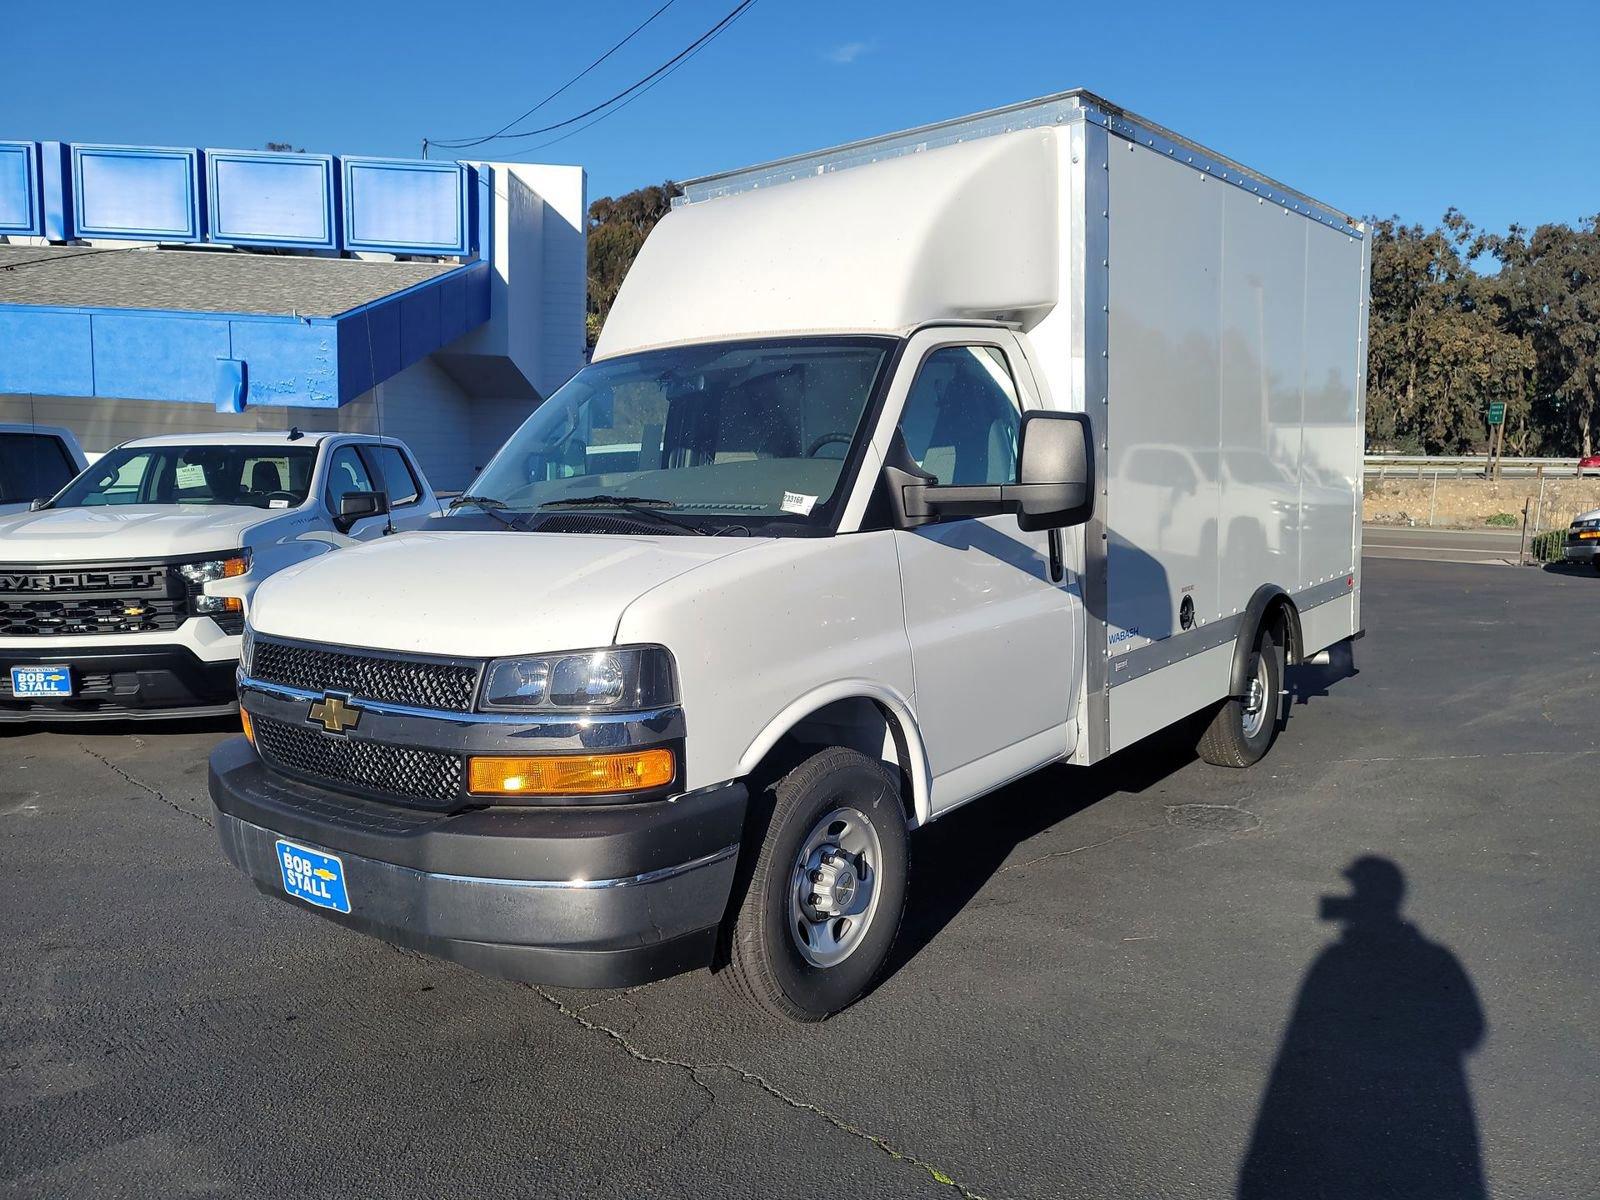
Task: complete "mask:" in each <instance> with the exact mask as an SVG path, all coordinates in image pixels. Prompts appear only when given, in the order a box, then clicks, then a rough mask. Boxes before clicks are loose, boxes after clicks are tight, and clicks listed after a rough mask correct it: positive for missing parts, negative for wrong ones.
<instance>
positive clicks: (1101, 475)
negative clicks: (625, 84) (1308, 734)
mask: <svg viewBox="0 0 1600 1200" xmlns="http://www.w3.org/2000/svg"><path fill="white" fill-rule="evenodd" d="M1368 246H1369V243H1368V239H1367V231H1366V229H1365V228H1364V227H1363V226H1362V225H1361V224H1360V223H1358V222H1356V221H1353V220H1351V219H1350V218H1348V217H1345V216H1344V215H1342V214H1340V213H1338V212H1335V211H1334V210H1332V209H1329V208H1327V207H1326V206H1325V205H1321V204H1319V203H1317V202H1315V201H1313V200H1310V199H1308V198H1307V197H1305V196H1303V195H1301V194H1300V193H1298V192H1294V191H1291V190H1290V189H1288V188H1285V187H1283V186H1282V185H1281V184H1277V183H1274V182H1272V181H1271V180H1268V179H1266V178H1264V177H1262V176H1260V175H1258V174H1255V173H1253V172H1250V171H1248V170H1246V169H1244V168H1242V167H1240V166H1238V165H1237V164H1236V163H1233V162H1231V161H1230V160H1228V159H1225V158H1222V157H1220V156H1218V155H1216V154H1214V153H1212V152H1209V151H1205V150H1204V149H1202V148H1201V147H1198V146H1196V145H1195V144H1194V143H1192V142H1189V141H1186V140H1184V139H1182V138H1179V137H1178V136H1177V135H1175V134H1172V133H1169V132H1168V131H1166V130H1163V129H1161V128H1160V127H1159V126H1155V125H1153V124H1151V123H1149V122H1147V121H1142V120H1140V119H1139V118H1136V117H1134V116H1132V115H1131V114H1129V113H1126V112H1124V111H1123V110H1121V109H1118V108H1116V107H1114V106H1112V105H1109V104H1107V103H1105V102H1104V101H1101V100H1098V99H1097V98H1095V97H1093V96H1089V95H1088V94H1086V93H1081V92H1075V93H1068V94H1064V95H1061V96H1056V97H1051V98H1049V99H1046V100H1043V101H1038V102H1035V103H1032V104H1027V105H1020V106H1017V107H1015V108H1012V109H1007V110H1002V111H1000V112H996V113H986V114H981V115H979V116H976V117H972V118H967V119H964V120H961V121H954V122H947V123H945V124H943V125H938V126H930V127H927V128H924V129H920V130H914V131H912V132H910V133H907V134H900V135H894V136H891V137H887V138H882V139H875V140H873V141H871V142H867V143H859V144H856V145H852V146H847V147H842V148H840V149H839V150H837V151H828V152H824V153H821V154H817V155H810V156H803V157H802V158H799V159H790V160H785V161H783V162H779V163H773V164H768V165H765V166H761V167H756V168H751V169H750V170H747V171H742V172H738V173H735V174H733V175H731V176H722V177H717V178H713V179H708V180H701V181H697V182H695V183H692V184H690V185H688V189H687V196H686V203H683V204H682V205H681V206H679V207H678V208H677V209H676V210H675V211H673V212H672V213H671V214H670V215H668V216H667V217H666V218H665V219H664V220H663V221H662V222H661V223H660V225H659V226H658V227H657V228H656V229H655V231H654V232H653V233H652V234H651V235H650V237H649V239H648V240H647V241H646V243H645V245H644V247H643V250H642V252H641V254H640V256H639V258H638V261H637V262H636V263H635V265H634V266H633V269H632V271H631V273H630V274H629V276H628V278H627V280H626V282H625V283H624V285H623V287H622V290H621V293H620V295H619V296H618V299H617V302H616V306H615V308H614V309H613V311H612V313H611V315H610V318H609V320H608V322H607V324H606V326H605V329H604V332H603V334H602V336H601V339H600V342H599V345H598V346H597V348H596V352H595V355H594V361H593V363H592V364H591V365H590V366H588V367H586V368H585V369H584V370H582V371H580V372H579V373H578V374H577V375H576V376H575V377H574V378H573V379H572V380H571V381H569V382H568V383H567V384H566V385H565V386H563V387H562V388H560V389H559V390H558V391H557V392H555V393H554V394H553V395H552V396H551V397H550V398H549V399H548V400H546V401H545V403H544V404H543V405H542V406H541V407H540V408H539V409H537V410H536V411H535V412H534V414H533V415H532V417H530V418H529V420H528V421H527V423H526V424H525V425H524V426H523V427H522V428H521V429H520V430H519V431H518V432H517V433H516V434H514V435H513V436H512V438H511V440H510V441H509V443H508V444H507V445H506V446H505V447H504V448H503V449H502V450H501V451H500V453H499V454H498V455H497V456H496V457H495V458H494V460H493V461H492V462H491V463H490V465H489V466H488V467H487V468H486V469H485V470H484V471H483V473H482V475H481V476H480V477H479V478H478V480H477V481H476V482H475V483H474V485H473V487H472V488H471V493H472V498H471V502H470V504H469V503H464V504H463V505H462V507H460V508H458V510H457V512H456V513H455V514H454V515H452V516H451V517H449V518H447V519H444V520H441V521H438V522H435V523H434V524H433V526H432V527H430V528H429V529H428V530H427V531H425V532H419V533H412V534H404V535H402V536H399V537H395V538H388V539H385V541H384V542H383V543H381V544H379V545H375V546H371V547H360V548H357V549H354V550H351V551H348V552H344V553H341V554H338V555H334V556H333V557H331V558H329V559H327V560H325V561H315V562H309V563H306V564H304V565H301V566H298V567H294V568H291V569H289V570H287V571H283V572H281V573H280V574H278V575H277V576H276V577H274V578H273V579H271V580H269V581H268V582H267V583H266V584H265V585H263V587H262V588H261V590H260V592H259V593H258V594H257V596H256V603H255V607H254V610H253V611H252V613H251V616H250V629H249V630H248V631H247V633H246V641H245V648H244V654H243V660H242V663H241V679H240V696H241V703H242V708H243V715H244V718H245V727H246V728H245V732H246V735H247V738H240V739H235V740H232V741H229V742H226V743H223V744H222V745H220V746H219V747H218V748H217V749H216V751H215V752H214V753H213V755H212V758H211V770H210V792H211V796H212V800H213V804H214V807H215V810H216V824H217V828H218V831H219V835H220V839H221V842H222V846H223V849H224V851H225V853H226V854H227V856H228V857H229V859H230V860H231V861H232V862H233V863H234V864H235V865H236V866H237V867H239V868H240V869H241V870H242V871H244V872H245V873H246V874H247V875H248V876H249V877H250V878H251V879H252V880H253V881H254V883H255V884H256V886H257V887H259V888H260V889H261V890H263V891H265V892H267V893H269V894H271V895H275V896H278V897H280V898H284V899H288V900H290V901H291V902H292V903H294V904H297V905H300V906H303V907H304V908H306V910H307V911H314V912H317V913H320V914H321V915H323V916H325V917H327V918H328V919H330V920H333V921H335V922H338V923H339V924H342V925H345V926H347V927H350V928H354V929H358V930H363V931H366V932H368V933H372V934H375V935H376V936H378V937H382V938H385V939H387V940H389V941H391V942H394V943H397V944H399V945H402V946H407V947H411V948H415V949H419V950H423V951H426V952H429V953H433V954H437V955H440V956H443V957H446V958H449V959H453V960H455V961H458V962H461V963H464V964H467V965H469V966H471V967H474V968H477V969H481V970H485V971H489V972H494V973H499V974H502V975H507V976H511V977H514V978H521V979H530V980H537V981H542V982H547V983H556V984H565V985H573V986H617V985H623V984H629V983H637V982H639V981H641V980H646V979H651V978H655V977H659V976H661V975H665V974H669V973H672V972H675V971H681V970H686V969H689V968H693V967H698V966H706V965H712V966H715V967H717V968H719V969H720V973H721V975H722V977H723V978H724V979H726V980H728V981H729V982H730V983H731V984H732V985H733V986H734V988H735V989H736V991H737V992H738V993H739V994H740V995H742V996H745V997H747V998H748V999H750V1000H752V1001H754V1002H755V1003H756V1004H757V1005H759V1006H760V1007H762V1008H764V1009H766V1010H768V1011H770V1012H772V1013H776V1014H780V1015H782V1016H786V1017H790V1018H794V1019H798V1020H818V1019H821V1018H823V1017H825V1016H827V1015H829V1014H830V1013H833V1012H835V1011H837V1010H838V1009H840V1008H841V1007H843V1006H845V1005H847V1004H849V1003H851V1002H852V1001H853V1000H854V999H855V998H856V997H858V996H860V995H861V994H862V992H863V990H864V989H866V988H867V987H868V986H869V985H870V984H871V982H872V980H873V978H874V977H875V976H876V975H877V974H878V972H879V971H880V969H881V968H882V967H883V964H884V962H885V960H886V958H887V956H888V954H889V952H890V948H891V945H892V944H893V942H894V939H895V935H896V931H897V929H898V927H899V925H900V919H901V913H902V909H903V907H904V905H905V902H906V896H907V880H908V868H909V864H910V856H911V849H912V839H911V838H910V837H909V836H908V835H909V834H910V833H911V832H912V831H914V830H916V829H917V828H918V827H920V826H922V825H925V824H927V823H928V822H930V821H934V820H936V819H938V818H939V817H941V816H943V815H944V814H946V813H949V812H950V811H952V810H953V809H955V808H957V807H959V806H960V805H963V804H966V803H968V802H970V801H973V800H975V799H977V798H979V797H981V796H983V795H985V794H986V793H989V792H992V791H994V790H995V789H996V788H999V787H1001V786H1002V785H1004V784H1006V783H1007V782H1009V781H1011V780H1013V779H1016V778H1018V777H1019V776H1022V775H1024V774H1026V773H1028V772H1031V771H1034V770H1036V769H1038V768H1040V767H1042V766H1045V765H1046V764H1050V763H1058V762H1066V763H1093V762H1096V761H1099V760H1101V759H1104V758H1106V757H1107V756H1109V755H1111V754H1114V753H1116V752H1117V751H1120V750H1122V749H1124V748H1126V747H1129V746H1133V745H1135V744H1136V743H1137V742H1138V741H1139V740H1140V739H1141V738H1144V737H1146V736H1148V735H1149V734H1151V733H1154V732H1155V731H1157V730H1160V729H1163V728H1165V727H1168V726H1171V725H1173V724H1175V723H1177V722H1180V721H1182V720H1184V719H1185V718H1188V717H1190V716H1192V715H1196V714H1199V721H1198V724H1197V726H1196V738H1197V742H1198V748H1199V753H1200V754H1201V756H1202V757H1204V758H1205V759H1206V760H1207V761H1209V762H1212V763H1218V764H1224V765H1227V766H1231V767H1246V766H1249V765H1250V764H1252V763H1254V762H1255V761H1256V760H1258V759H1259V758H1260V757H1261V756H1262V755H1263V754H1265V753H1266V752H1267V749H1268V747H1269V746H1270V744H1271V743H1272V740H1273V738H1274V736H1275V734H1276V733H1277V731H1278V728H1279V725H1280V721H1281V713H1282V698H1283V695H1284V688H1285V682H1284V681H1285V674H1284V672H1285V667H1286V665H1287V664H1292V663H1296V662H1301V661H1304V660H1307V659H1310V658H1312V657H1313V656H1315V655H1317V654H1318V653H1319V652H1322V651H1324V650H1325V649H1326V648H1330V647H1333V646H1334V645H1335V644H1336V643H1341V642H1345V641H1348V640H1350V639H1352V638H1354V637H1355V636H1358V635H1359V634H1360V632H1361V629H1362V626H1361V614H1360V586H1359V574H1358V572H1359V563H1360V538H1361V523H1360V506H1359V502H1358V497H1359V489H1360V482H1361V454H1362V442H1363V438H1362V404H1363V395H1364V372H1365V331H1366V305H1367V261H1368ZM464 500H465V498H464ZM1341 653H1342V652H1341ZM247 739H248V740H247ZM1064 778H1065V777H1064ZM1064 786H1067V787H1068V788H1070V786H1071V784H1070V779H1068V780H1067V782H1066V783H1065V785H1064ZM938 886H939V880H938V879H928V880H926V881H925V882H922V883H919V887H928V888H937V887H938Z"/></svg>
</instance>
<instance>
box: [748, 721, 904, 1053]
mask: <svg viewBox="0 0 1600 1200" xmlns="http://www.w3.org/2000/svg"><path fill="white" fill-rule="evenodd" d="M765 799H766V803H767V805H768V806H769V807H768V809H767V817H768V819H767V821H766V825H765V829H764V830H761V831H760V833H759V841H757V835H756V834H755V833H752V837H751V840H750V842H749V843H748V845H749V847H750V848H751V849H753V850H754V851H755V852H754V854H753V856H752V857H751V858H750V859H749V860H748V861H747V863H746V864H745V868H744V870H743V872H742V873H741V878H742V882H743V883H744V887H743V891H742V894H741V893H740V892H738V891H737V890H736V893H735V895H736V900H735V904H734V906H733V909H732V911H731V912H730V914H729V919H728V925H727V927H726V929H725V931H724V938H725V953H726V959H727V962H726V967H725V969H724V970H723V971H722V972H721V978H722V979H723V980H724V982H725V983H726V984H727V985H728V986H729V987H730V988H731V989H732V990H733V992H734V994H736V995H738V996H739V997H741V998H742V999H744V1000H746V1001H748V1002H750V1003H752V1004H754V1005H756V1006H757V1007H758V1008H761V1009H764V1010H765V1011H766V1012H768V1013H771V1014H773V1015H775V1016H780V1017H787V1018H788V1019H789V1020H792V1021H821V1020H825V1019H826V1018H828V1017H830V1016H832V1015H833V1014H834V1013H836V1012H838V1011H839V1010H840V1009H843V1008H846V1007H848V1006H849V1005H850V1004H852V1003H853V1002H854V1001H856V1000H857V999H858V998H859V997H860V996H861V995H862V993H863V992H865V991H866V990H867V988H868V987H869V986H871V984H872V982H873V980H874V979H876V978H877V975H878V972H879V971H880V970H882V969H883V965H884V963H885V961H887V959H888V957H889V951H890V949H891V948H892V947H893V946H894V940H895V935H896V934H898V933H899V931H900V917H901V915H902V914H903V913H904V911H905V903H906V886H907V864H908V860H909V844H908V838H907V835H906V818H905V811H904V809H902V808H901V805H900V789H899V786H898V784H897V783H896V781H895V779H894V777H893V776H892V775H891V774H890V773H889V771H888V770H887V769H886V768H885V767H884V765H883V764H882V763H881V762H878V761H877V760H875V759H871V758H868V757H867V756H866V755H864V754H860V753H857V752H856V751H854V750H846V749H843V748H840V747H833V748H830V749H827V750H823V751H822V752H820V753H818V754H814V755H812V756H811V757H810V758H808V759H806V760H805V761H804V762H802V763H801V764H800V765H799V766H797V767H795V768H794V769H793V770H792V771H790V772H789V773H788V774H787V775H785V776H784V777H783V778H782V779H781V780H779V781H778V783H776V784H775V785H773V786H772V787H770V788H768V789H767V792H766V797H765Z"/></svg>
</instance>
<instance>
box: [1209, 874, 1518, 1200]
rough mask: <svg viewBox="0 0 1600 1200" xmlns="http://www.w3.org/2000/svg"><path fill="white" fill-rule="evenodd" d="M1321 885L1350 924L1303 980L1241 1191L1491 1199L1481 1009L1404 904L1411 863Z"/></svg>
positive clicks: (1272, 1195)
mask: <svg viewBox="0 0 1600 1200" xmlns="http://www.w3.org/2000/svg"><path fill="white" fill-rule="evenodd" d="M1344 875H1345V877H1346V878H1347V879H1349V880H1350V882H1351V885H1352V887H1353V889H1354V891H1353V893H1352V894H1351V895H1349V896H1341V897H1331V896H1325V897H1323V902H1322V912H1321V916H1322V919H1323V920H1325V921H1336V922H1339V923H1341V924H1342V925H1343V927H1344V928H1343V932H1342V933H1341V935H1340V937H1339V938H1338V940H1336V941H1335V942H1333V943H1332V944H1331V945H1329V946H1328V947H1327V948H1326V949H1324V950H1323V951H1322V953H1321V954H1319V955H1318V956H1317V959H1316V961H1315V962H1313V963H1312V965H1311V968H1310V970H1308V971H1307V972H1306V976H1305V981H1304V982H1303V983H1302V984H1301V987H1300V994H1299V996H1298V998H1297V999H1296V1001H1295V1006H1294V1012H1293V1015H1292V1016H1291V1018H1290V1022H1289V1028H1288V1031H1287V1032H1286V1033H1285V1034H1284V1038H1283V1045H1282V1046H1281V1047H1280V1049H1279V1051H1278V1058H1277V1061H1276V1062H1275V1063H1274V1065H1273V1068H1272V1074H1271V1077H1270V1078H1269V1079H1268V1082H1267V1087H1266V1091H1265V1093H1264V1094H1263V1096H1262V1099H1261V1108H1260V1111H1259V1113H1258V1114H1257V1117H1256V1125H1255V1130H1254V1133H1253V1134H1252V1136H1251V1140H1250V1147H1249V1149H1248V1150H1247V1151H1246V1153H1245V1157H1244V1161H1243V1163H1242V1164H1241V1166H1240V1170H1239V1188H1238V1197H1239V1200H1279V1198H1281V1200H1291V1198H1292V1200H1335V1198H1337V1200H1356V1198H1357V1197H1377V1196H1405V1197H1409V1198H1411V1200H1446V1198H1448V1200H1484V1198H1485V1197H1487V1195H1488V1190H1487V1185H1486V1184H1485V1181H1484V1174H1483V1160H1482V1154H1481V1150H1480V1145H1479V1138H1478V1123H1477V1117H1476V1114H1475V1113H1474V1110H1473V1104H1472V1093H1471V1089H1470V1086H1469V1084H1468V1081H1467V1073H1466V1063H1465V1056H1466V1055H1467V1054H1469V1053H1471V1052H1472V1051H1473V1050H1474V1049H1476V1048H1477V1047H1478V1046H1479V1045H1480V1044H1481V1043H1482V1041H1483V1037H1484V1033H1485V1028H1486V1026H1485V1023H1484V1015H1483V1010H1482V1008H1481V1007H1480V1005H1479V1003H1478V997H1477V994H1476V992H1475V991H1474V989H1473V986H1472V981H1471V980H1470V979H1469V978H1468V976H1467V973H1466V971H1465V970H1463V969H1462V966H1461V964H1460V962H1459V961H1458V960H1457V959H1456V957H1455V955H1454V954H1452V953H1451V952H1450V951H1449V950H1448V949H1446V948H1445V947H1444V946H1441V945H1439V944H1438V943H1436V942H1431V941H1429V940H1428V939H1427V938H1425V937H1423V936H1422V934H1421V933H1420V932H1419V931H1418V930H1417V928H1416V927H1415V926H1414V925H1412V924H1411V923H1410V922H1408V921H1404V920H1402V919H1401V917H1400V902H1401V899H1402V897H1403V896H1404V894H1405V876H1404V875H1403V874H1402V873H1401V871H1400V869H1399V868H1398V867H1397V866H1395V864H1394V863H1392V862H1390V861H1389V860H1388V859H1386V858H1378V857H1375V856H1370V855H1369V856H1366V857H1362V858H1358V859H1357V860H1356V861H1355V862H1353V863H1351V864H1350V866H1349V867H1348V868H1346V870H1345V871H1344Z"/></svg>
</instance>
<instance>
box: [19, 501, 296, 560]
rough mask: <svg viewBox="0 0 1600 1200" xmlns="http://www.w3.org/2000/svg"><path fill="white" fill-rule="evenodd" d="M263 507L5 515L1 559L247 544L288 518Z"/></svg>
mask: <svg viewBox="0 0 1600 1200" xmlns="http://www.w3.org/2000/svg"><path fill="white" fill-rule="evenodd" d="M283 515H284V514H283V513H277V512H266V511H264V510H262V509H259V508H237V507H232V506H222V505H218V506H216V507H204V508H202V507H198V506H188V507H186V506H180V505H175V504H115V505H104V506H101V507H97V508H47V509H44V510H42V511H41V512H20V513H14V514H12V515H10V516H3V517H0V562H25V563H45V562H89V561H92V560H95V559H135V558H164V557H168V556H171V555H178V554H209V553H210V552H211V551H213V550H232V549H235V548H236V547H238V546H241V545H243V544H244V534H245V531H246V530H248V529H249V528H251V527H252V526H254V525H259V524H261V523H262V522H263V521H268V520H272V519H273V518H275V517H279V516H283Z"/></svg>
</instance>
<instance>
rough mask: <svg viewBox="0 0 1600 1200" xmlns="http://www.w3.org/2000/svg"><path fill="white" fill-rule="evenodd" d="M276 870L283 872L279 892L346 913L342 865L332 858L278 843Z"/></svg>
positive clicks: (288, 843)
mask: <svg viewBox="0 0 1600 1200" xmlns="http://www.w3.org/2000/svg"><path fill="white" fill-rule="evenodd" d="M278 869H279V870H280V871H282V872H283V890H284V891H286V892H288V893H289V895H291V896H294V897H296V898H297V899H300V900H304V901H305V902H306V903H307V904H315V905H316V906H317V907H318V908H331V909H333V911H334V912H342V913H347V912H349V911H350V893H349V892H347V891H345V887H344V864H343V863H342V862H340V861H339V860H338V859H337V858H336V857H334V856H333V855H332V854H324V853H322V851H320V850H311V849H308V848H307V847H305V846H297V845H295V844H294V843H293V842H282V841H280V842H279V843H278Z"/></svg>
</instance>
